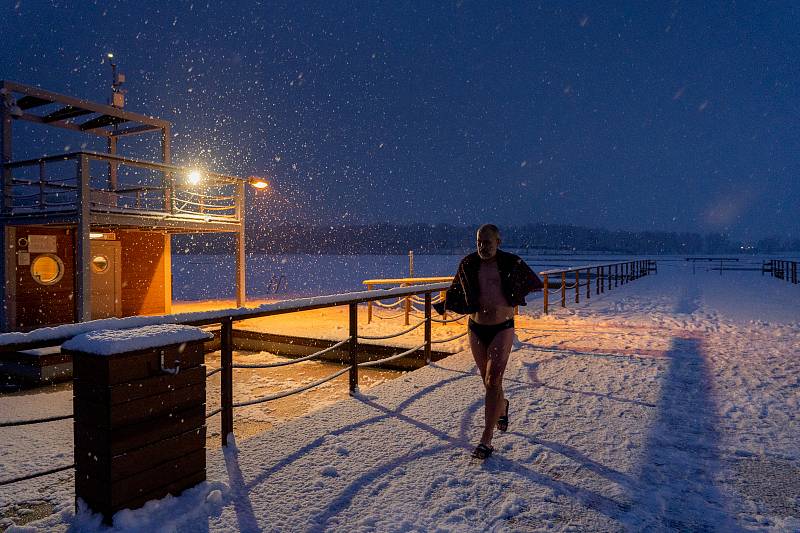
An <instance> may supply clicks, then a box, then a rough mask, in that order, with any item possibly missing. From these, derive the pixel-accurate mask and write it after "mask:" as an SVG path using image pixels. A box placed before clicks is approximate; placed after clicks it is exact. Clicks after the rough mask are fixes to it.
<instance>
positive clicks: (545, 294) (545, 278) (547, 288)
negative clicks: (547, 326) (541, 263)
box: [542, 274, 550, 314]
mask: <svg viewBox="0 0 800 533" xmlns="http://www.w3.org/2000/svg"><path fill="white" fill-rule="evenodd" d="M543 276H544V280H543V281H544V294H543V295H542V296H544V314H547V299H548V296H549V295H550V289H549V285H548V284H547V274H543Z"/></svg>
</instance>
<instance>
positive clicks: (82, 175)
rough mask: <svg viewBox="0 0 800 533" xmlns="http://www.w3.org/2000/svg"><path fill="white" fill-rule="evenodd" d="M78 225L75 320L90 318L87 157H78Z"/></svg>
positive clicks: (90, 284)
mask: <svg viewBox="0 0 800 533" xmlns="http://www.w3.org/2000/svg"><path fill="white" fill-rule="evenodd" d="M77 193H78V195H77V204H78V205H77V208H78V225H77V227H76V228H75V229H76V231H75V289H74V291H75V322H86V321H89V320H91V319H92V276H91V269H90V268H89V261H90V260H91V244H90V241H89V221H90V213H89V159H88V158H87V157H86V156H85V155H81V156H80V159H78V191H77Z"/></svg>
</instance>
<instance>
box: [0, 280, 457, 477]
mask: <svg viewBox="0 0 800 533" xmlns="http://www.w3.org/2000/svg"><path fill="white" fill-rule="evenodd" d="M445 285H446V284H428V285H422V286H419V285H418V286H415V287H402V288H395V289H389V290H374V291H362V292H356V293H350V294H340V295H332V296H327V297H316V298H315V297H312V298H303V299H300V300H295V301H284V302H275V303H271V304H264V305H262V306H260V307H258V308H253V309H226V310H222V311H216V312H208V313H184V314H180V315H163V316H156V317H129V318H128V319H101V320H94V321H90V322H85V323H79V324H65V325H63V326H56V327H55V328H41V329H40V330H34V331H33V332H28V333H3V334H0V353H4V352H6V353H7V352H10V351H18V350H23V349H30V348H37V347H43V346H55V345H59V344H62V343H63V342H64V341H66V340H68V339H70V338H72V337H74V336H76V335H79V334H81V333H85V332H88V331H95V330H99V329H109V328H110V329H124V328H125V327H126V326H128V327H141V326H144V325H150V324H186V325H195V326H202V325H211V324H220V326H221V343H222V346H221V352H222V353H221V358H220V359H221V365H220V367H218V368H215V369H213V370H211V371H209V372H207V373H206V379H208V377H210V376H213V375H214V374H217V373H221V383H220V387H221V395H222V405H221V407H219V408H218V409H215V410H213V411H211V412H209V413H207V414H206V415H205V418H206V419H208V418H211V417H213V416H216V415H217V414H221V415H222V432H221V434H222V445H223V446H225V445H226V444H227V435H228V434H229V433H231V432H232V431H233V409H234V408H238V407H245V406H249V405H255V404H260V403H264V402H268V401H272V400H276V399H279V398H285V397H287V396H290V395H293V394H299V393H301V392H304V391H306V390H309V389H311V388H313V387H316V386H319V385H321V384H323V383H326V382H328V381H331V380H333V379H335V378H337V377H339V376H341V375H343V374H345V373H346V372H349V373H350V392H351V394H352V393H355V392H357V390H358V368H359V367H370V366H376V365H381V364H385V363H387V362H390V361H393V360H396V359H400V358H402V357H406V356H408V355H410V354H412V353H414V352H416V351H418V350H420V349H424V355H425V358H426V361H428V362H429V361H430V354H431V345H432V344H434V343H444V342H450V341H452V340H455V339H458V338H460V337H463V336H464V335H466V332H464V333H461V334H459V335H456V336H453V337H450V338H446V339H439V340H433V339H432V338H431V327H430V326H431V322H432V320H431V318H432V317H431V316H430V315H431V293H432V292H436V291H440V290H442V289H444V288H445ZM416 294H424V295H425V314H426V318H425V319H424V320H422V321H420V323H419V324H416V325H415V326H414V327H412V328H409V329H407V330H404V331H402V332H400V333H399V334H393V335H391V336H392V337H394V336H398V335H400V334H406V333H409V332H410V331H412V330H414V329H416V328H417V327H419V326H420V325H423V324H424V325H425V326H426V327H425V342H423V343H422V344H420V345H419V346H416V347H414V348H411V349H408V350H405V351H403V352H400V353H398V354H395V355H392V356H389V357H385V358H383V359H378V360H374V361H366V362H363V363H358V362H357V359H356V353H357V352H356V350H357V346H358V339H359V338H367V339H369V338H373V337H370V336H359V335H358V331H357V327H358V326H357V323H358V322H357V317H358V312H357V306H358V304H359V303H366V302H372V301H376V300H379V299H382V298H386V297H387V296H390V297H395V296H396V297H408V296H413V295H416ZM338 305H348V306H349V313H350V332H351V333H350V336H349V337H348V338H347V339H345V340H343V341H340V342H338V343H336V344H334V345H332V346H330V347H328V348H325V349H323V350H320V351H318V352H316V353H314V354H311V355H309V356H305V357H302V358H299V359H296V360H293V361H291V362H287V363H270V364H265V365H249V364H233V344H232V343H233V321H234V320H246V319H248V318H258V317H263V316H271V315H277V314H285V313H293V312H301V311H308V310H312V309H319V308H323V307H334V306H338ZM198 315H203V316H202V317H199V316H198ZM39 332H41V336H42V337H44V338H42V339H39V340H32V341H20V340H19V337H20V336H23V337H29V336H33V337H34V338H35V337H37V333H39ZM374 338H387V337H374ZM345 345H348V347H349V354H350V364H349V365H348V366H347V367H345V368H343V369H341V370H338V371H336V372H334V373H333V374H331V375H329V376H326V377H324V378H322V379H319V380H317V381H314V382H312V383H309V384H306V385H303V386H301V387H297V388H295V389H291V390H288V391H282V392H279V393H275V394H271V395H269V396H266V397H262V398H255V399H252V400H247V401H243V402H234V401H233V374H232V371H233V369H234V368H269V367H276V366H284V365H286V364H295V363H299V362H302V361H307V360H309V359H311V358H314V357H318V356H320V355H322V354H324V353H326V352H329V351H331V350H334V349H336V348H341V347H343V346H345ZM70 418H73V419H74V415H63V416H56V417H49V418H40V419H31V420H16V421H9V422H2V423H0V428H1V427H11V426H22V425H30V424H41V423H47V422H54V421H57V420H66V419H70ZM74 466H75V465H74V464H72V465H67V466H63V467H58V468H54V469H51V470H47V471H44V472H38V473H34V474H30V475H26V476H22V477H18V478H13V479H8V480H3V481H0V486H2V485H7V484H11V483H15V482H19V481H24V480H27V479H32V478H36V477H40V476H45V475H50V474H53V473H56V472H60V471H62V470H67V469H71V468H74Z"/></svg>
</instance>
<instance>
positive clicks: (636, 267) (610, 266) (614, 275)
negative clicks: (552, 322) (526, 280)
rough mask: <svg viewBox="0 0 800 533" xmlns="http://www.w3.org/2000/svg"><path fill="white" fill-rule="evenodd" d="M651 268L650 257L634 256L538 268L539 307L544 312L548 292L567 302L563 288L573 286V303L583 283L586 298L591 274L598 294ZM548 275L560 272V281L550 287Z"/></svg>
mask: <svg viewBox="0 0 800 533" xmlns="http://www.w3.org/2000/svg"><path fill="white" fill-rule="evenodd" d="M582 272H585V276H586V282H582V281H581V273H582ZM651 272H658V265H657V263H656V261H654V260H652V259H636V260H633V261H622V262H618V263H605V264H601V265H584V266H579V267H573V268H565V269H556V270H544V271H542V272H539V275H540V276H542V281H543V283H544V287H545V290H544V291H542V292H543V295H544V301H543V302H542V307H543V311H544V313H545V314H547V313H548V312H549V311H550V306H551V305H553V304H552V303H551V301H550V295H551V294H558V293H560V294H561V307H566V306H567V290H572V289H575V303H576V304H577V303H580V301H581V288H582V287H586V299H587V300H588V299H589V298H591V297H592V278H594V280H595V293H596V295H600V294H602V293H604V292H605V291H606V288H608V290H611V289H612V287H617V286H618V285H624V284H625V283H629V282H631V281H633V280H635V279H638V278H640V277H642V276H646V275H647V274H649V273H651ZM568 274H570V275H571V276H570V277H572V279H573V280H574V281H573V282H572V283H570V284H567V275H568ZM552 276H560V278H561V282H560V283H558V284H556V288H555V289H552V290H551V289H550V279H551V277H552Z"/></svg>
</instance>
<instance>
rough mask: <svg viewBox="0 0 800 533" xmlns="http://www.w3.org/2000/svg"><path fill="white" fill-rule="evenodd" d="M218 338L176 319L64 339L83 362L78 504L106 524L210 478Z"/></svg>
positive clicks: (78, 391) (78, 389) (77, 391)
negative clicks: (211, 382) (208, 447)
mask: <svg viewBox="0 0 800 533" xmlns="http://www.w3.org/2000/svg"><path fill="white" fill-rule="evenodd" d="M210 337H211V335H210V334H209V333H206V332H205V331H203V330H201V329H199V328H194V327H190V326H181V325H174V324H171V325H158V326H145V327H141V328H136V329H129V330H104V331H95V332H90V333H86V334H83V335H79V336H77V337H75V338H73V339H72V340H70V341H68V342H67V343H65V344H64V345H63V347H62V349H63V350H64V352H65V353H69V354H71V355H72V357H73V367H74V408H75V496H76V501H77V499H82V500H83V501H84V502H86V504H87V505H88V506H89V508H91V509H92V510H93V511H95V512H99V513H102V514H103V516H104V519H105V520H106V522H109V521H110V520H111V517H112V516H113V515H114V513H116V512H117V511H119V510H120V509H125V508H131V509H133V508H136V507H140V506H142V505H143V504H144V503H145V502H146V501H148V500H152V499H158V498H162V497H164V496H166V495H167V494H174V495H177V494H179V493H180V492H181V491H183V490H184V489H186V488H189V487H192V486H194V485H196V484H197V483H200V482H202V481H204V480H205V478H206V472H205V467H206V464H205V437H206V428H205V400H206V387H205V382H206V370H205V366H204V364H203V358H204V352H203V343H204V341H206V340H207V339H208V338H210Z"/></svg>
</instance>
